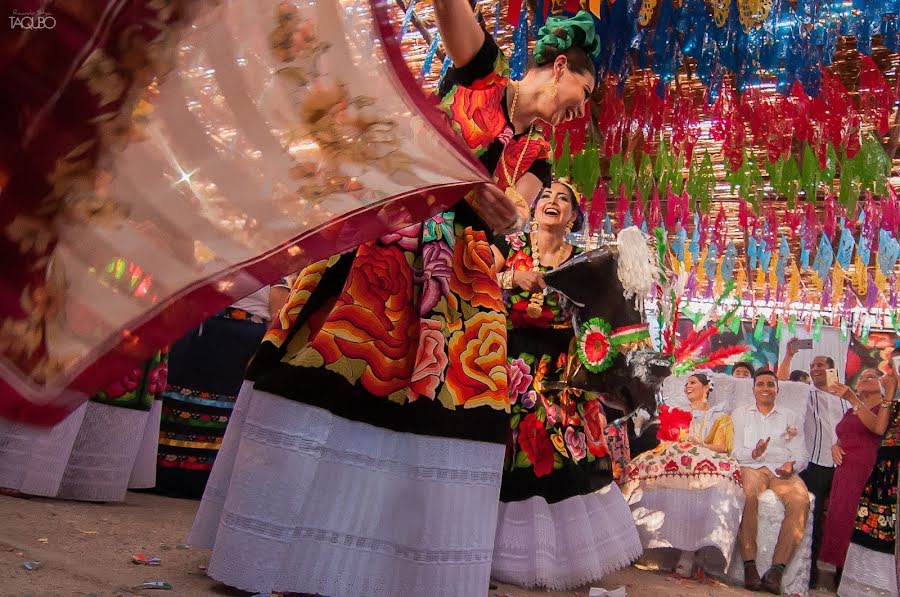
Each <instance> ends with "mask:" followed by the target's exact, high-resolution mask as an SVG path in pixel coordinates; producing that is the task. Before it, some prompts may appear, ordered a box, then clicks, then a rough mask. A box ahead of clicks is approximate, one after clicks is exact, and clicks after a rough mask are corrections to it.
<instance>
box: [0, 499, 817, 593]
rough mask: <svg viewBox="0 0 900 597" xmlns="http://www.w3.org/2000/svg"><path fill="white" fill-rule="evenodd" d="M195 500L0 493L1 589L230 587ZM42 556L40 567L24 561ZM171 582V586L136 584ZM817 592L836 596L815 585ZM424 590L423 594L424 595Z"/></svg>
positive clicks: (635, 579) (616, 583)
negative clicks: (194, 524) (200, 535)
mask: <svg viewBox="0 0 900 597" xmlns="http://www.w3.org/2000/svg"><path fill="white" fill-rule="evenodd" d="M197 505H198V502H193V501H187V500H176V499H171V498H164V497H158V496H153V495H147V494H141V493H129V494H128V498H127V500H126V501H125V503H122V504H87V503H80V502H66V501H60V500H46V499H41V498H32V499H18V498H11V497H5V496H0V520H2V521H3V522H2V524H0V595H4V596H7V595H8V596H16V597H56V596H60V597H63V596H64V597H69V596H92V597H93V596H96V597H117V596H131V595H145V596H147V597H169V596H171V597H176V596H190V597H195V596H198V597H199V596H219V597H223V596H224V597H236V596H240V595H246V594H245V593H240V592H236V591H233V590H229V589H228V588H226V587H224V586H222V585H220V584H218V583H216V582H215V581H214V580H212V579H211V578H209V577H207V576H206V573H205V564H206V560H207V557H208V551H207V550H204V549H189V548H187V546H185V545H183V542H184V541H185V537H186V536H187V532H188V529H189V528H190V525H191V521H192V520H193V517H194V513H195V511H196V509H197ZM138 554H145V555H152V556H159V558H160V559H161V560H162V563H161V565H159V566H153V567H150V566H142V565H135V564H134V563H132V555H138ZM29 561H39V562H41V565H40V566H39V567H38V568H37V569H35V570H27V569H26V568H25V566H24V564H25V563H26V562H29ZM147 581H166V582H168V583H170V584H171V585H172V590H142V589H139V588H135V587H137V586H138V585H140V584H141V583H144V582H147ZM594 586H600V587H603V588H606V589H610V590H612V589H616V588H618V587H622V586H624V587H625V588H626V592H627V595H628V597H697V596H714V597H719V596H723V597H729V596H739V595H751V594H752V593H748V592H746V591H744V590H743V589H740V588H736V587H730V586H727V585H723V584H720V583H712V582H708V583H701V582H697V581H684V580H676V579H673V578H671V577H669V576H667V575H666V574H663V573H661V572H653V571H648V570H640V569H638V568H635V567H630V568H626V569H625V570H620V571H618V572H616V573H614V574H610V575H609V576H607V577H606V578H604V579H603V581H602V582H600V583H595V585H594ZM589 589H590V587H584V588H583V589H580V590H577V591H567V592H548V591H525V590H522V589H518V588H515V587H509V586H505V585H501V586H500V587H499V588H498V589H497V590H495V591H491V597H536V596H546V597H576V596H577V597H587V595H588V591H589ZM811 595H813V596H820V597H821V596H826V595H833V594H830V593H827V592H824V591H814V592H813V593H811ZM404 597H419V596H404ZM422 597H425V596H422Z"/></svg>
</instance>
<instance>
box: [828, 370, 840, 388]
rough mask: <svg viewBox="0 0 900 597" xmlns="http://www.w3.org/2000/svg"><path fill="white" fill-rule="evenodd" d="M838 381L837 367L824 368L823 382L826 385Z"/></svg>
mask: <svg viewBox="0 0 900 597" xmlns="http://www.w3.org/2000/svg"><path fill="white" fill-rule="evenodd" d="M837 382H838V374H837V369H826V370H825V383H826V384H827V385H829V386H830V385H831V384H836V383H837Z"/></svg>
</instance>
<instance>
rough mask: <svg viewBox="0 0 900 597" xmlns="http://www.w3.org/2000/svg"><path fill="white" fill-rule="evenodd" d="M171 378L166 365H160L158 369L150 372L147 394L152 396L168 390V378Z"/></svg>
mask: <svg viewBox="0 0 900 597" xmlns="http://www.w3.org/2000/svg"><path fill="white" fill-rule="evenodd" d="M168 376H169V368H168V366H167V365H166V364H165V363H162V364H160V365H159V366H158V367H157V368H156V369H154V370H153V371H151V372H150V376H149V380H148V383H147V393H149V394H150V395H151V396H155V395H156V394H158V393H160V392H162V391H163V390H165V389H166V378H167V377H168Z"/></svg>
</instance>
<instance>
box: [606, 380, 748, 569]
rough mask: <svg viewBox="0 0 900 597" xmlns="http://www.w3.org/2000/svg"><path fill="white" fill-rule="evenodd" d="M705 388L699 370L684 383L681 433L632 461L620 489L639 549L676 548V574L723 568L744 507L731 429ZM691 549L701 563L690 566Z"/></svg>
mask: <svg viewBox="0 0 900 597" xmlns="http://www.w3.org/2000/svg"><path fill="white" fill-rule="evenodd" d="M711 386H712V384H711V383H710V379H709V378H708V377H707V376H706V375H705V374H703V373H696V374H694V375H691V376H690V377H689V378H688V380H687V383H685V385H684V393H685V395H686V396H687V399H688V401H689V402H690V411H691V412H690V414H691V417H690V423H689V427H688V428H687V430H686V433H682V438H679V440H676V441H663V442H661V443H660V445H659V446H658V447H657V448H656V449H655V450H653V451H652V452H646V453H644V454H641V455H640V456H638V457H637V458H635V459H634V460H632V461H631V463H630V464H629V465H628V467H627V468H626V471H625V483H624V485H623V487H622V493H623V494H624V495H625V498H626V499H627V500H628V503H629V504H630V505H631V511H632V514H633V515H634V520H635V523H636V524H637V527H638V532H639V533H640V535H641V542H642V543H643V545H644V549H653V548H676V549H678V550H681V557H680V559H679V561H678V565H677V567H676V569H675V573H676V574H677V575H679V576H685V577H690V576H693V575H694V574H695V573H696V571H697V568H698V567H700V566H701V565H702V567H703V568H704V569H705V571H706V572H710V571H711V570H709V568H713V569H714V570H712V571H713V572H716V573H720V572H723V571H724V570H725V569H726V568H727V563H728V560H729V559H730V557H731V553H732V551H733V550H734V544H735V541H736V540H737V532H738V527H739V526H740V522H741V513H742V511H743V507H744V492H743V489H742V486H741V477H740V469H739V467H738V465H737V462H735V460H734V459H733V458H732V457H731V456H730V453H731V450H732V448H733V443H734V425H733V423H732V421H731V417H729V416H728V415H727V414H725V412H723V411H722V410H721V407H719V406H712V405H710V404H709V394H710V390H711ZM660 513H661V514H660ZM704 548H706V549H704ZM698 550H703V552H704V553H703V555H704V557H703V559H702V564H700V563H695V553H696V552H697V551H698ZM723 564H724V566H723Z"/></svg>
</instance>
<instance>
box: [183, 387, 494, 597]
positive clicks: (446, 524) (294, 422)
mask: <svg viewBox="0 0 900 597" xmlns="http://www.w3.org/2000/svg"><path fill="white" fill-rule="evenodd" d="M503 455H504V446H502V445H499V444H490V443H484V442H475V441H466V440H459V439H449V438H439V437H431V436H423V435H415V434H411V433H400V432H395V431H390V430H386V429H383V428H380V427H375V426H372V425H367V424H365V423H359V422H355V421H350V420H347V419H344V418H341V417H337V416H334V415H333V414H331V413H330V412H328V411H327V410H324V409H320V408H315V407H311V406H307V405H305V404H302V403H298V402H295V401H291V400H287V399H285V398H281V397H279V396H275V395H273V394H268V393H266V392H260V391H256V390H254V389H253V385H252V383H251V382H245V383H244V386H243V387H242V389H241V392H240V394H239V396H238V399H237V403H236V405H235V410H234V413H233V415H232V418H231V421H230V422H229V425H228V429H227V431H226V433H225V438H224V440H223V444H222V448H221V450H220V451H219V455H218V457H217V458H216V463H215V465H214V467H213V470H212V474H211V476H210V479H209V483H208V484H207V486H206V492H205V493H204V496H203V500H202V502H201V504H200V509H199V511H198V513H197V518H196V520H195V521H194V526H193V529H192V530H191V533H190V536H189V539H188V542H189V543H191V544H192V545H196V546H206V547H211V548H212V555H211V558H210V562H209V565H208V567H207V572H208V574H209V575H210V576H211V577H212V578H214V579H216V580H219V581H221V582H223V583H225V584H226V585H229V586H231V587H235V588H238V589H241V590H244V591H250V592H254V593H267V592H273V591H277V592H298V593H311V594H318V595H328V596H329V597H345V596H346V597H351V596H352V597H365V596H378V597H413V596H420V595H421V596H425V595H427V596H429V597H476V596H479V595H486V594H487V592H488V586H489V582H490V569H491V554H492V553H493V547H494V530H495V529H496V523H497V505H498V503H499V495H500V478H501V471H502V467H503Z"/></svg>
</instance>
